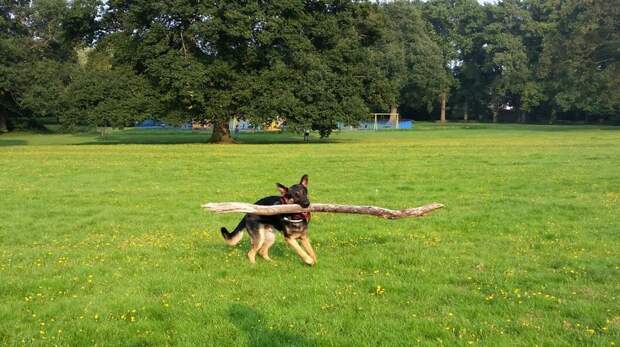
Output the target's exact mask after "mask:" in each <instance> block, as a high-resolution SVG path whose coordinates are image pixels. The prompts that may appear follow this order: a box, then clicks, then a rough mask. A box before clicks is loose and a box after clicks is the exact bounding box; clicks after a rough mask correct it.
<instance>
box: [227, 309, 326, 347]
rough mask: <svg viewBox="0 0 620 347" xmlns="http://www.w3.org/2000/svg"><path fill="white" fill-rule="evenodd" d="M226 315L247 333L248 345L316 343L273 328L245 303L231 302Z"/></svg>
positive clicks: (308, 344) (314, 344) (303, 344)
mask: <svg viewBox="0 0 620 347" xmlns="http://www.w3.org/2000/svg"><path fill="white" fill-rule="evenodd" d="M228 316H229V318H230V321H231V323H232V324H233V325H234V326H236V327H237V328H238V329H239V330H241V331H243V332H244V333H245V334H246V335H247V338H248V343H247V346H248V347H259V346H316V345H317V343H316V342H315V341H313V340H311V339H308V338H307V337H304V336H302V335H299V334H294V333H292V332H288V331H283V330H280V329H277V328H273V327H272V326H271V325H270V324H269V322H267V321H266V320H265V317H264V316H263V315H262V314H261V313H260V312H258V311H256V310H255V309H253V308H251V307H249V306H246V305H241V304H233V305H232V306H231V307H230V308H229V310H228Z"/></svg>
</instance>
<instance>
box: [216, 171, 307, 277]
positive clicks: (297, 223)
mask: <svg viewBox="0 0 620 347" xmlns="http://www.w3.org/2000/svg"><path fill="white" fill-rule="evenodd" d="M276 186H277V187H278V190H279V191H280V196H267V197H264V198H262V199H260V200H258V201H257V202H255V204H256V205H267V206H268V205H281V204H299V205H301V207H304V208H305V207H308V206H310V200H308V175H303V177H302V178H301V180H300V181H299V183H298V184H294V185H292V186H290V187H286V186H284V185H282V184H280V183H277V184H276ZM308 223H310V213H295V214H278V215H273V216H259V215H255V214H251V213H248V214H246V215H245V216H244V217H243V218H242V219H241V221H240V222H239V225H237V227H236V228H235V230H233V231H232V232H229V231H228V230H226V228H225V227H222V229H221V232H222V236H224V240H226V242H227V243H228V244H229V245H231V246H234V245H236V244H238V243H239V241H241V238H242V237H243V230H244V229H247V230H248V234H249V235H250V238H251V241H252V248H251V249H250V251H249V252H248V259H250V263H252V264H254V263H255V262H256V253H258V254H259V255H260V256H261V257H263V258H264V259H265V260H271V258H269V248H270V247H271V246H272V245H273V243H274V242H275V240H276V235H275V231H276V230H278V231H281V232H282V234H283V235H284V239H285V240H286V242H287V243H288V244H289V245H290V246H291V247H293V249H294V250H295V252H297V254H298V255H299V257H301V259H302V260H303V261H304V262H305V263H306V264H308V265H314V264H315V263H316V254H315V253H314V249H312V246H311V245H310V240H309V239H308ZM297 240H299V241H300V242H301V246H300V245H299V243H297ZM302 247H303V248H302Z"/></svg>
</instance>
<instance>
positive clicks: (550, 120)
mask: <svg viewBox="0 0 620 347" xmlns="http://www.w3.org/2000/svg"><path fill="white" fill-rule="evenodd" d="M556 119H557V114H556V113H555V110H551V114H550V115H549V124H553V123H554V122H555V120H556Z"/></svg>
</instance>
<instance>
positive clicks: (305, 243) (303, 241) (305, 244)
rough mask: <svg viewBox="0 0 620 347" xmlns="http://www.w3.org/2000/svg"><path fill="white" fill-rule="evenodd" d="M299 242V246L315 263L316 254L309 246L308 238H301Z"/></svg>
mask: <svg viewBox="0 0 620 347" xmlns="http://www.w3.org/2000/svg"><path fill="white" fill-rule="evenodd" d="M299 241H301V246H302V247H303V248H304V249H305V250H306V252H308V254H309V255H310V257H311V258H312V260H314V262H315V263H316V253H314V249H313V248H312V245H311V244H310V239H309V238H308V236H302V237H301V238H300V239H299Z"/></svg>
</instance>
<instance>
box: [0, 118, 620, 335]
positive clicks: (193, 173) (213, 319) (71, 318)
mask: <svg viewBox="0 0 620 347" xmlns="http://www.w3.org/2000/svg"><path fill="white" fill-rule="evenodd" d="M207 139H208V134H203V133H192V132H174V131H135V130H126V131H117V132H115V133H113V134H112V135H111V136H110V137H109V138H107V139H103V140H102V139H98V138H97V137H96V136H94V135H89V134H83V135H39V134H25V133H16V134H7V135H2V136H0V168H1V169H0V202H1V208H0V345H22V344H27V345H39V344H41V345H54V344H56V345H76V346H82V345H166V344H170V345H211V346H227V345H246V346H267V345H268V346H291V345H295V346H305V345H308V346H311V345H319V346H322V345H346V346H378V345H383V346H387V345H396V346H409V345H429V344H436V345H441V344H444V345H463V346H468V345H486V346H497V345H523V346H533V345H547V346H551V345H553V346H563V345H597V346H610V345H614V343H615V345H620V218H619V217H618V216H620V146H619V145H618V144H620V129H617V128H598V127H564V126H514V125H497V126H492V125H472V126H469V127H464V126H463V125H451V126H448V127H443V128H442V127H439V126H436V125H432V124H426V125H425V124H422V125H420V126H417V128H416V129H415V130H412V131H382V132H376V133H374V132H348V133H338V134H334V135H333V136H332V139H331V140H330V141H320V140H318V139H313V141H312V142H311V143H308V144H306V143H303V142H301V141H300V139H299V136H296V135H294V134H275V135H274V134H242V135H241V139H240V142H242V144H238V145H209V144H204V143H203V142H205V141H206V140H207ZM305 173H307V174H309V176H310V194H311V201H315V202H337V203H351V204H375V205H381V206H386V207H390V208H402V207H412V206H417V205H422V204H425V203H429V202H435V201H436V202H442V203H444V204H445V205H446V208H444V209H442V210H439V211H437V212H435V213H433V214H431V215H429V216H427V217H424V218H412V219H403V220H394V221H389V220H382V219H379V218H376V217H368V216H355V215H329V214H314V216H313V220H312V223H311V226H310V235H311V239H312V240H313V244H314V246H315V249H316V250H317V253H318V265H317V266H315V267H308V266H305V265H303V263H302V262H301V261H300V259H298V258H297V256H296V255H295V254H294V252H293V251H292V250H290V249H288V247H286V246H285V243H284V242H283V240H282V237H281V236H278V238H277V242H276V244H275V246H274V247H273V248H272V250H271V255H272V258H274V260H275V261H274V262H273V263H267V262H265V261H263V260H262V259H257V264H256V265H255V266H251V265H250V264H249V263H248V261H247V260H246V258H245V252H246V251H247V250H248V248H249V246H248V244H249V241H248V238H247V235H246V237H245V238H244V240H243V241H242V242H241V244H240V245H239V246H238V247H235V248H229V247H228V246H226V245H225V243H224V242H223V241H222V239H221V236H220V234H219V231H218V230H219V227H220V226H223V225H225V226H227V227H228V228H232V227H234V226H235V225H236V223H237V221H238V220H239V218H240V215H236V214H231V215H215V214H210V213H207V212H204V211H202V210H201V209H200V204H201V203H204V202H210V201H212V202H213V201H247V202H252V201H255V200H256V199H257V198H260V197H262V196H265V195H270V194H274V193H275V182H276V181H280V182H282V183H285V184H291V183H294V182H296V181H297V180H298V179H299V177H300V176H301V175H302V174H305Z"/></svg>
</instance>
